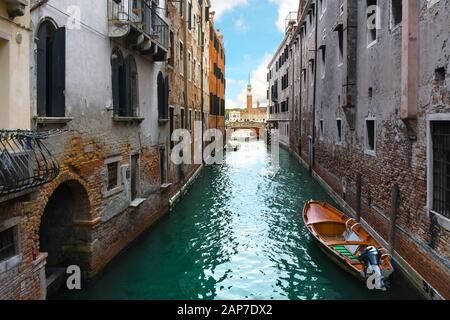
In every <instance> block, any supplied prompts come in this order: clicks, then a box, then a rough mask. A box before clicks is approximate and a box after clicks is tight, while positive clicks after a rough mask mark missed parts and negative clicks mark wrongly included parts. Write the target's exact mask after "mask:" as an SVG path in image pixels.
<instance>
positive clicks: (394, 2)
mask: <svg viewBox="0 0 450 320" xmlns="http://www.w3.org/2000/svg"><path fill="white" fill-rule="evenodd" d="M402 1H403V0H391V29H392V28H395V27H396V26H398V25H399V24H400V23H401V22H402V20H403V8H402Z"/></svg>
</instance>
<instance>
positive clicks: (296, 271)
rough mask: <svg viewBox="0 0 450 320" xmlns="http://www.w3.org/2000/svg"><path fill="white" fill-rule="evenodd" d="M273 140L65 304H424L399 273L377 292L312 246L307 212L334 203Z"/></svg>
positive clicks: (217, 171) (197, 190) (182, 205)
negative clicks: (272, 150) (274, 157)
mask: <svg viewBox="0 0 450 320" xmlns="http://www.w3.org/2000/svg"><path fill="white" fill-rule="evenodd" d="M269 159H270V157H269V155H268V152H267V150H266V148H265V146H264V143H263V142H248V143H243V144H242V148H241V149H240V150H239V151H237V152H231V153H228V154H227V156H226V159H225V162H224V164H222V165H218V166H214V167H206V168H204V169H203V170H202V172H201V173H200V175H199V177H198V179H197V180H196V181H195V182H194V184H193V185H192V187H191V189H190V190H189V194H188V195H187V196H185V197H184V198H183V199H182V200H181V201H180V202H179V203H178V204H177V205H176V207H175V208H174V209H173V210H172V211H171V212H170V214H168V215H167V216H165V217H164V218H162V219H161V220H160V221H159V222H158V223H157V224H155V225H154V226H152V227H151V228H150V230H149V231H148V232H147V233H146V234H145V235H144V236H142V237H141V238H140V239H139V240H138V241H137V242H136V243H134V244H133V245H132V246H131V247H129V248H128V249H127V250H125V251H124V252H123V253H122V254H121V255H119V257H117V258H116V259H115V260H114V261H113V262H112V263H111V264H110V265H109V266H108V267H107V268H106V269H105V270H104V272H103V273H102V274H101V275H100V276H99V277H98V278H97V279H96V280H94V281H93V282H91V283H89V284H88V285H87V287H85V288H83V290H81V291H80V292H77V293H62V294H61V296H60V297H59V298H64V299H67V298H69V299H415V298H420V296H419V295H418V294H417V292H416V291H415V290H414V289H413V288H412V287H411V286H410V285H409V284H407V283H406V281H405V280H404V279H403V277H402V276H401V275H400V274H395V276H394V278H393V280H392V288H391V290H390V291H389V292H387V293H384V292H373V291H369V290H368V289H366V287H365V286H364V284H363V283H361V282H359V281H358V280H356V279H354V278H353V277H351V276H350V275H348V274H347V273H345V271H343V270H341V269H339V268H338V267H337V266H336V265H335V264H333V263H332V262H331V261H330V260H328V258H327V257H326V256H324V254H323V253H322V252H321V251H320V250H319V249H318V248H317V247H316V246H315V245H314V244H313V243H312V241H311V237H310V236H309V234H308V232H307V230H306V229H305V227H304V226H303V223H302V222H301V219H300V216H299V212H300V211H301V209H302V207H303V204H304V202H305V201H307V200H310V199H317V200H324V201H329V202H331V203H332V200H331V199H330V198H329V196H328V195H327V193H326V192H325V190H324V189H323V188H321V186H320V185H318V184H317V183H316V182H315V181H314V180H312V179H311V178H310V177H309V176H308V172H307V171H306V170H305V169H304V168H303V167H302V166H301V165H299V164H298V162H297V161H296V160H295V159H294V158H293V157H292V156H291V155H289V153H288V152H287V151H285V150H283V149H281V150H280V170H279V172H277V173H275V172H274V170H273V169H271V168H270V165H269Z"/></svg>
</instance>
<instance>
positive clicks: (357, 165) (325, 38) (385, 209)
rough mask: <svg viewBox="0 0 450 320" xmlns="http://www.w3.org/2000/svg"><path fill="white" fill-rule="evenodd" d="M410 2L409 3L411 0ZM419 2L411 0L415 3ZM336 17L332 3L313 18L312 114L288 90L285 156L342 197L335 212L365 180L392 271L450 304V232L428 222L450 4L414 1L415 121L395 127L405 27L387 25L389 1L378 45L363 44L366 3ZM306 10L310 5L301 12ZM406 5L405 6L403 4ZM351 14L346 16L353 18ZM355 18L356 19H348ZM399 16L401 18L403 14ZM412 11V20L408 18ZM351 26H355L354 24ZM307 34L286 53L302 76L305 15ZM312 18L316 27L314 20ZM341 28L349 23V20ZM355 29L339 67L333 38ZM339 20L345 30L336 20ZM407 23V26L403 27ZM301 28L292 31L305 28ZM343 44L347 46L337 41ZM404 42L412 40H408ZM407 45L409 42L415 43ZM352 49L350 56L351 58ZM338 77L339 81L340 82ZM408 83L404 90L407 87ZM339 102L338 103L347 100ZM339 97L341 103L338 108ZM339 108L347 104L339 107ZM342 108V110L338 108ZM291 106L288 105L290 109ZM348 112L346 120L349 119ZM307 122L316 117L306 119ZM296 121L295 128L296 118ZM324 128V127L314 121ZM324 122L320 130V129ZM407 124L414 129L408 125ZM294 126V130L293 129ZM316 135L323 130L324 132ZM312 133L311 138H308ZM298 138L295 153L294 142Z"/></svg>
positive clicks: (444, 95) (372, 218)
mask: <svg viewBox="0 0 450 320" xmlns="http://www.w3.org/2000/svg"><path fill="white" fill-rule="evenodd" d="M415 1H416V0H415ZM417 1H418V0H417ZM342 3H343V11H344V13H343V16H342V17H340V16H339V12H340V10H339V5H340V4H339V3H338V2H337V1H336V2H334V1H327V10H326V11H325V12H324V13H323V16H321V18H319V19H318V21H319V25H318V26H317V31H318V35H319V36H318V44H317V48H319V51H318V59H317V63H316V64H315V65H316V67H317V70H316V71H317V73H318V74H317V81H316V82H315V83H314V85H315V86H316V87H317V88H316V89H317V90H316V91H317V93H316V103H315V105H313V99H312V98H313V94H314V91H313V89H314V86H310V85H309V83H310V82H309V81H308V77H307V79H306V84H307V86H306V88H305V82H304V81H302V80H298V78H296V80H293V81H291V82H290V85H291V86H294V91H298V92H301V97H300V99H299V100H300V101H301V103H300V104H298V105H299V106H300V107H299V109H296V106H298V105H294V108H293V110H291V125H292V129H291V139H290V143H291V145H290V147H291V150H292V151H295V152H296V153H297V154H299V155H300V156H301V158H302V159H303V160H304V161H305V162H306V163H307V164H308V165H311V163H312V164H313V170H314V172H315V173H316V174H317V175H318V176H319V177H320V178H321V179H322V180H323V181H325V183H326V185H327V186H328V187H330V188H331V190H333V192H334V193H335V194H336V195H337V196H338V197H339V199H340V200H341V203H343V204H346V205H349V206H350V208H352V209H353V211H354V210H356V207H357V206H356V202H357V199H356V188H357V185H356V184H357V176H358V174H361V176H362V210H361V214H362V219H363V220H364V221H366V222H367V223H368V224H369V226H371V227H372V228H373V230H374V231H375V232H376V233H377V234H378V235H379V236H380V237H381V238H382V239H384V241H385V242H386V245H388V246H389V245H393V246H394V251H395V257H396V259H397V262H398V263H399V265H400V266H401V268H402V269H403V270H406V271H407V274H408V276H410V279H411V280H412V281H413V282H414V284H415V285H416V286H417V287H419V288H420V289H421V290H422V292H423V293H424V294H425V295H427V297H429V298H438V297H442V298H446V299H448V298H450V295H449V294H450V284H449V282H448V281H447V279H450V271H449V270H450V263H449V258H450V252H449V248H450V232H449V229H448V219H446V218H444V217H443V216H440V215H435V214H434V213H430V210H429V203H428V195H429V187H428V182H429V172H428V169H429V164H430V155H429V154H428V150H429V147H430V136H429V132H428V127H429V119H432V118H433V117H436V116H437V117H441V118H442V117H443V118H445V119H447V120H450V117H448V115H449V114H450V99H449V92H450V89H449V88H450V81H449V80H448V78H449V77H448V70H449V67H450V65H449V56H450V47H449V46H448V37H449V33H450V28H449V26H448V19H449V18H450V12H449V1H445V0H441V1H437V2H436V3H435V4H434V5H431V6H430V4H429V2H428V1H418V4H419V12H417V15H418V16H419V21H420V25H419V31H418V32H419V35H418V37H417V39H418V41H419V54H418V55H416V56H415V57H416V60H413V61H411V62H410V63H412V64H417V65H418V66H419V75H420V77H419V78H418V84H417V85H418V88H419V91H418V92H416V94H417V97H418V103H417V120H416V121H411V122H410V121H408V120H402V118H401V116H400V104H401V100H402V96H401V90H402V89H401V84H402V83H403V81H406V80H405V79H404V78H403V77H402V72H401V70H403V68H405V67H407V68H410V70H414V68H412V67H411V66H408V65H406V66H405V65H402V63H401V61H402V54H405V53H402V41H403V43H404V41H406V39H404V38H403V34H402V25H401V24H400V25H398V26H393V25H392V24H391V18H392V17H391V8H390V2H389V1H381V2H379V10H380V16H381V28H380V29H378V30H377V41H376V43H373V44H369V45H368V43H367V31H366V21H367V20H366V5H365V1H358V2H357V3H355V2H354V1H352V0H346V1H343V2H342ZM310 5H311V2H308V3H307V9H308V6H310ZM403 5H404V6H405V5H410V4H409V3H408V1H403ZM352 10H353V11H352ZM354 10H356V11H354ZM403 12H405V11H403ZM408 12H409V11H408ZM352 17H354V18H352ZM303 19H304V21H307V29H308V30H309V33H312V34H311V35H310V34H309V33H306V35H305V34H302V32H301V31H300V30H298V31H297V35H296V36H297V38H296V39H298V41H300V43H301V47H296V46H295V44H294V43H293V42H292V43H291V46H292V48H293V49H295V48H297V49H296V50H295V52H296V55H297V57H296V60H295V61H296V64H297V65H299V64H300V65H302V70H308V64H309V63H310V59H311V57H308V53H307V52H310V50H312V49H314V48H315V47H316V46H315V43H314V34H313V33H314V31H315V28H312V27H311V25H310V24H309V17H308V10H305V14H304V15H303ZM314 19H315V18H314ZM346 19H348V20H346ZM352 19H355V21H356V26H355V27H356V33H355V36H356V41H355V39H353V40H352V39H351V38H348V39H347V41H344V50H343V51H344V62H343V64H342V65H340V64H339V60H338V56H337V53H338V40H337V31H334V29H335V28H336V26H337V25H338V24H339V23H342V24H343V26H344V27H345V26H346V25H349V23H350V24H351V22H352V21H353V20H352ZM342 20H343V21H342ZM403 21H404V23H405V21H406V19H405V18H404V19H403ZM302 22H303V21H300V22H299V25H300V26H301V25H302ZM344 39H346V37H345V36H344ZM408 41H411V38H409V39H408ZM413 41H414V40H413ZM354 45H356V55H355V56H353V55H351V54H350V51H349V50H352V49H351V48H352V46H354ZM323 47H325V52H326V55H325V56H326V59H325V62H326V64H325V72H324V73H325V75H324V77H322V74H321V71H322V69H321V67H322V66H321V63H322V62H321V57H320V50H321V49H320V48H323ZM352 68H353V69H354V70H356V73H355V74H352V77H353V76H355V77H356V83H355V84H353V85H354V86H355V91H354V92H355V94H356V96H354V97H352V99H356V100H354V101H355V102H356V103H355V105H354V106H353V107H352V106H351V105H350V103H349V101H350V99H349V96H347V95H349V92H348V91H343V87H345V86H346V82H345V81H346V79H347V77H345V72H348V70H352ZM438 68H444V69H445V70H446V78H445V80H444V81H442V80H440V81H437V80H436V76H435V70H436V69H438ZM343 75H344V77H343ZM407 81H411V80H410V79H409V80H407ZM344 95H345V96H344ZM344 98H345V99H344ZM343 100H344V101H343ZM345 100H347V101H345ZM293 101H295V99H294V100H293ZM349 111H350V112H349ZM313 115H314V117H313ZM298 118H300V121H296V119H298ZM367 118H369V119H375V123H376V131H375V132H376V134H375V141H376V147H375V150H374V151H373V152H372V151H368V150H367V140H366V139H367V136H366V135H367V133H366V130H367V128H366V119H367ZM337 119H341V120H342V141H338V140H339V139H338V128H337ZM321 120H322V121H321ZM321 122H322V123H321ZM411 124H412V125H411ZM299 126H301V127H299ZM322 126H323V130H322ZM313 130H314V131H313ZM298 133H300V142H301V143H300V145H299V144H298V143H297V141H298V136H297V134H298ZM313 137H314V159H312V158H311V157H310V155H311V154H310V145H309V141H310V140H311V139H313ZM395 185H398V186H399V189H400V197H399V204H398V210H397V216H396V220H395V222H393V221H391V216H390V213H391V209H392V199H391V194H392V189H393V187H394V186H395ZM393 223H395V238H394V242H393V243H389V240H390V239H389V232H390V230H391V227H392V224H393Z"/></svg>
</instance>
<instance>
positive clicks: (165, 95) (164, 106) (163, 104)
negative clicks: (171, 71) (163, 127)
mask: <svg viewBox="0 0 450 320" xmlns="http://www.w3.org/2000/svg"><path fill="white" fill-rule="evenodd" d="M157 86H158V118H159V120H167V119H168V117H169V114H168V113H169V77H166V78H165V79H164V76H163V74H162V73H161V72H160V73H159V74H158V80H157Z"/></svg>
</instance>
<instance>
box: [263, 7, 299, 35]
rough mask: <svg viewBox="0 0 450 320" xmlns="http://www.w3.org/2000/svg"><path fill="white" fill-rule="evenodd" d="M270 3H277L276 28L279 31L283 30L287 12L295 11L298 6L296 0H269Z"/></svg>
mask: <svg viewBox="0 0 450 320" xmlns="http://www.w3.org/2000/svg"><path fill="white" fill-rule="evenodd" d="M269 2H270V3H273V4H276V5H278V20H277V28H278V30H280V31H281V32H283V33H284V32H285V28H286V18H287V16H288V14H289V12H297V10H298V7H299V1H298V0H269Z"/></svg>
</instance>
